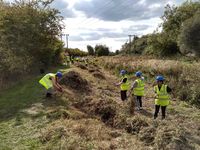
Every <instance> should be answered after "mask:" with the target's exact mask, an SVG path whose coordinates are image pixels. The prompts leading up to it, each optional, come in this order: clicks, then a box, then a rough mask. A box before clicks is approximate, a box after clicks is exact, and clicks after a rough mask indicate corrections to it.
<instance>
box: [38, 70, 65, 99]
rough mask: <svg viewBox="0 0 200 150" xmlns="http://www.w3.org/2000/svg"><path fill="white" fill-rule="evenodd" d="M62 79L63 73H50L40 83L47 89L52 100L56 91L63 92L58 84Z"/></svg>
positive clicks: (47, 95)
mask: <svg viewBox="0 0 200 150" xmlns="http://www.w3.org/2000/svg"><path fill="white" fill-rule="evenodd" d="M60 78H62V73H61V72H57V73H56V74H54V73H48V74H46V75H45V76H44V77H43V78H42V79H41V80H40V81H39V83H40V84H42V85H43V86H44V87H45V88H46V89H47V92H46V97H47V98H51V97H52V95H53V94H54V93H55V92H56V91H59V92H63V88H62V87H61V85H60V84H59V83H58V79H60Z"/></svg>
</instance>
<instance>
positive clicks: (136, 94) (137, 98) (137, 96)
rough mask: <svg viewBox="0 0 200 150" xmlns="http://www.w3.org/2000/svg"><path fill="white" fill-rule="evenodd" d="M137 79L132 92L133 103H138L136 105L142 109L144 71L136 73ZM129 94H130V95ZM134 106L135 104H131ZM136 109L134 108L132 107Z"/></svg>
mask: <svg viewBox="0 0 200 150" xmlns="http://www.w3.org/2000/svg"><path fill="white" fill-rule="evenodd" d="M135 76H136V78H137V79H136V80H135V81H134V82H133V84H132V86H131V89H130V94H131V93H132V96H133V103H134V102H135V103H136V107H137V109H138V110H141V109H142V97H143V96H144V86H145V83H144V77H143V76H142V72H140V71H138V72H136V73H135ZM130 94H129V95H130ZM131 107H134V106H131ZM132 109H134V108H132Z"/></svg>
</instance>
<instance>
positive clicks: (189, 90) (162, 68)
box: [97, 56, 200, 107]
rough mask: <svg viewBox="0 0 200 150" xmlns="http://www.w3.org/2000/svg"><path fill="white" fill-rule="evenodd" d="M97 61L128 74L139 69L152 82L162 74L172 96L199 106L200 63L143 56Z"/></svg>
mask: <svg viewBox="0 0 200 150" xmlns="http://www.w3.org/2000/svg"><path fill="white" fill-rule="evenodd" d="M97 60H99V63H100V64H101V65H102V66H103V67H104V68H106V69H108V70H111V71H113V72H114V73H118V72H119V71H120V70H121V69H126V70H127V71H128V72H129V73H130V74H133V73H134V72H136V71H138V70H140V71H142V72H143V73H144V75H145V76H147V80H148V82H151V83H152V84H153V82H154V79H155V76H156V75H160V74H162V75H164V76H165V78H166V82H167V84H169V85H170V87H172V88H173V90H174V96H175V97H176V98H178V99H180V100H182V101H186V102H189V103H191V104H194V105H196V106H197V107H200V92H199V88H200V84H199V81H200V76H199V75H200V63H199V62H187V61H178V60H177V61H176V60H162V59H153V58H150V59H147V58H145V57H129V56H115V57H101V58H99V59H97Z"/></svg>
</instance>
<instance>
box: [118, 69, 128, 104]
mask: <svg viewBox="0 0 200 150" xmlns="http://www.w3.org/2000/svg"><path fill="white" fill-rule="evenodd" d="M126 74H127V73H126V70H121V71H120V75H121V80H120V82H119V83H117V84H116V85H117V86H119V85H120V89H121V91H120V93H121V100H122V101H125V100H127V91H128V90H129V88H130V83H129V81H128V77H127V75H126Z"/></svg>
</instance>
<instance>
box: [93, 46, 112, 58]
mask: <svg viewBox="0 0 200 150" xmlns="http://www.w3.org/2000/svg"><path fill="white" fill-rule="evenodd" d="M109 53H110V51H109V48H108V47H107V46H105V45H96V46H95V54H96V55H97V56H108V55H109Z"/></svg>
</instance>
